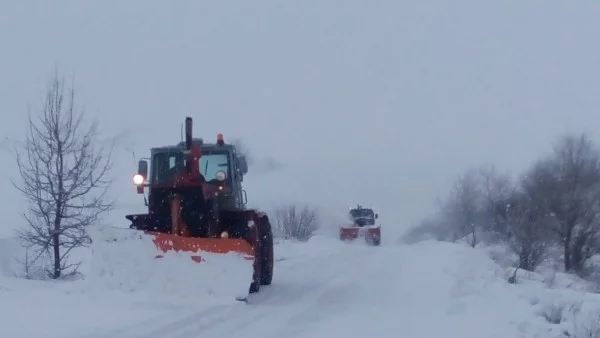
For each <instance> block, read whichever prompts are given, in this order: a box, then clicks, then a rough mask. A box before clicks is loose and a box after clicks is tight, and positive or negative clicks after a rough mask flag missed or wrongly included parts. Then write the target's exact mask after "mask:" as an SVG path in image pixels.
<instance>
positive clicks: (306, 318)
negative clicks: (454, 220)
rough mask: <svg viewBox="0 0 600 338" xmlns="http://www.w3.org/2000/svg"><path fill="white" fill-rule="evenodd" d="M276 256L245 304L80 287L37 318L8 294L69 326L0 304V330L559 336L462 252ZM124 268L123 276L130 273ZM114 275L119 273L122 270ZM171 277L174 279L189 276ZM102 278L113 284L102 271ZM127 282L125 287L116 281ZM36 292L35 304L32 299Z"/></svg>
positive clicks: (486, 263)
mask: <svg viewBox="0 0 600 338" xmlns="http://www.w3.org/2000/svg"><path fill="white" fill-rule="evenodd" d="M276 248H277V252H276V255H277V260H278V261H277V263H276V270H275V278H274V282H273V284H272V285H271V286H269V287H263V288H262V290H261V292H260V293H259V294H255V295H252V297H251V298H250V300H249V303H248V304H245V303H241V302H236V301H233V300H231V299H223V298H219V299H217V298H216V297H212V296H209V295H206V296H203V294H205V292H204V293H203V291H202V290H197V291H198V292H192V291H193V290H192V289H188V290H187V291H186V290H184V291H185V292H187V293H188V296H187V297H185V295H184V297H173V296H172V295H171V296H169V295H167V294H165V290H159V289H151V288H148V286H145V287H144V286H142V285H140V286H135V287H132V285H135V284H125V283H121V285H122V286H123V285H124V286H125V288H127V289H128V290H130V291H129V292H123V291H122V290H121V291H118V290H114V289H110V290H109V289H106V290H105V289H102V288H96V289H94V290H93V291H90V292H86V291H85V289H84V288H83V287H82V286H77V287H76V288H75V290H76V291H73V287H72V286H71V287H69V292H68V293H66V296H65V295H63V296H64V297H63V298H61V300H58V301H56V300H55V302H56V303H57V304H64V308H62V307H60V306H58V307H55V308H53V311H54V312H55V313H54V314H53V315H54V317H52V315H50V316H49V314H48V313H47V312H48V311H49V310H48V309H50V308H51V307H50V306H49V305H48V304H46V305H45V307H41V309H42V310H39V309H40V306H39V304H36V303H35V302H39V301H40V299H42V301H45V302H50V301H51V298H43V297H41V298H37V299H25V298H24V297H25V294H26V293H30V292H29V291H27V292H23V291H22V292H21V293H18V292H16V293H15V292H13V293H12V299H14V301H15V302H16V301H19V300H20V301H21V302H20V306H26V305H24V304H26V303H29V305H27V306H29V307H31V308H33V309H38V310H37V311H38V312H37V313H36V312H35V311H34V312H33V314H31V315H33V316H36V315H37V316H38V318H40V319H41V321H40V323H43V324H44V325H49V324H48V323H50V322H51V321H52V320H56V319H53V318H63V319H64V318H70V319H69V320H68V321H67V322H66V323H65V322H64V321H63V322H62V323H57V326H56V328H50V329H47V330H42V329H40V330H35V328H34V327H31V326H24V324H21V325H20V326H19V325H15V324H14V322H18V319H19V318H20V317H18V316H17V315H14V314H13V317H12V318H13V319H12V320H11V319H9V320H6V318H11V317H10V316H11V314H12V312H9V309H8V306H7V307H6V308H5V309H4V310H6V311H5V312H2V311H3V308H2V305H0V313H5V314H6V315H7V316H0V321H1V320H2V318H3V319H5V320H6V321H5V322H4V323H0V324H2V325H0V326H2V327H4V332H7V333H10V334H9V335H7V337H8V336H10V337H32V338H33V337H34V336H35V337H36V338H45V337H61V338H71V337H72V338H109V337H110V338H114V337H119V338H134V337H135V338H142V337H146V338H159V337H160V338H193V337H203V338H216V337H245V338H250V337H256V338H271V337H272V338H275V337H277V338H280V337H290V338H301V337H311V338H319V337H332V336H336V337H347V338H349V337H361V338H364V337H398V336H403V337H411V338H421V337H422V338H431V337H441V336H444V337H465V338H467V337H477V338H487V337H490V338H491V337H498V338H506V337H558V336H559V335H560V327H558V326H557V327H555V328H554V329H553V328H552V327H551V326H549V324H548V322H547V321H545V320H544V319H543V318H542V316H540V314H539V310H540V308H539V307H540V306H541V305H540V304H538V303H542V302H540V298H539V297H540V296H539V295H540V294H541V293H540V292H542V291H539V290H540V289H539V288H534V289H532V288H528V287H526V286H523V285H521V286H516V285H510V284H508V283H506V280H505V272H504V270H502V269H500V268H499V267H498V265H496V264H495V263H494V262H493V261H491V260H490V259H489V258H488V257H487V256H486V255H485V254H483V253H482V252H478V251H476V250H473V249H471V248H467V247H464V246H461V245H457V244H449V243H438V242H424V243H418V244H415V245H397V246H381V247H368V246H365V245H362V244H344V243H340V242H338V241H336V240H335V239H327V238H315V239H314V240H311V242H309V243H305V244H298V243H296V244H295V243H283V244H280V245H278V246H277V247H276ZM119 255H121V253H119ZM132 257H133V256H132ZM129 258H131V257H129ZM138 258H139V257H138ZM133 260H134V259H132V262H131V263H130V264H131V265H132V266H131V267H130V269H131V273H132V274H134V273H139V272H136V271H135V268H134V267H133V265H135V264H138V263H135V262H133ZM150 261H152V260H150ZM138 265H139V264H138ZM194 267H195V268H198V266H197V265H195V266H194ZM118 270H119V271H120V273H123V271H127V269H126V268H124V267H119V268H118ZM183 271H187V270H183ZM183 271H182V273H181V274H180V276H181V278H187V277H189V278H191V279H194V278H197V277H196V276H195V275H194V274H193V273H189V272H188V273H184V272H183ZM111 276H119V274H118V273H117V272H111ZM155 278H156V277H155ZM12 281H13V284H12V285H13V286H15V285H16V284H14V281H15V280H12ZM136 281H137V280H136V279H135V278H131V280H128V281H127V282H128V283H134V282H136ZM99 282H101V281H100V280H99V281H95V283H99ZM191 282H192V284H189V285H187V284H184V286H186V287H189V286H190V285H191V286H193V283H194V282H195V281H194V280H192V281H191ZM85 285H88V284H85ZM198 285H200V287H201V285H202V283H198ZM113 286H114V285H112V284H111V287H113ZM64 288H65V284H63V285H56V284H54V287H53V288H48V289H47V294H46V296H48V294H51V293H52V292H54V293H55V296H56V295H57V294H56V293H57V292H58V291H56V289H64ZM152 290H155V291H152ZM536 290H537V291H536ZM9 291H10V290H9ZM12 291H18V290H12ZM38 292H39V293H40V294H42V292H41V289H38ZM173 292H176V291H173ZM536 292H537V293H536ZM8 294H9V295H10V294H11V293H10V292H9V293H8ZM119 295H121V296H119ZM77 297H78V298H77ZM5 299H11V297H8V298H5ZM54 299H58V298H56V297H55V298H54ZM75 300H77V301H75ZM0 302H2V293H0ZM77 302H79V303H77ZM0 304H2V303H0ZM14 306H15V304H13V305H12V307H13V308H14ZM44 309H45V310H44ZM69 321H72V322H73V323H69ZM22 323H24V321H22ZM46 327H47V326H46Z"/></svg>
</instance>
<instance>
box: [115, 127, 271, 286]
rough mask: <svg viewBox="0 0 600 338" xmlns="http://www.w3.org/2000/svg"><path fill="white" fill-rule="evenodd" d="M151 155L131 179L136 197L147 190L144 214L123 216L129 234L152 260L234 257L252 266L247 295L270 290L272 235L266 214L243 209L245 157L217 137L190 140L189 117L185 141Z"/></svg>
mask: <svg viewBox="0 0 600 338" xmlns="http://www.w3.org/2000/svg"><path fill="white" fill-rule="evenodd" d="M150 152H151V154H150V158H149V159H142V160H140V161H139V163H138V172H137V174H136V175H134V178H133V181H134V184H135V185H136V186H137V192H138V194H144V193H145V191H144V188H148V198H147V199H146V196H145V195H144V200H145V204H146V206H147V207H148V212H147V213H145V214H134V215H127V216H125V217H126V218H127V219H128V220H130V221H131V225H130V228H131V229H136V230H141V231H143V232H144V233H146V234H147V235H150V236H151V238H152V241H153V242H154V244H155V245H156V248H157V255H156V258H163V257H164V256H165V255H166V254H168V253H171V252H178V253H179V252H184V253H188V254H189V255H190V257H191V259H193V260H194V261H195V262H198V263H200V264H199V265H200V266H201V265H202V264H203V263H204V262H205V261H206V260H207V257H210V256H211V255H215V254H216V255H226V254H229V255H230V254H233V255H236V257H238V256H239V258H240V259H242V260H244V261H247V262H248V264H252V267H251V271H252V276H248V285H249V286H248V293H256V292H258V291H259V290H260V287H261V285H270V284H271V281H272V279H273V262H274V260H273V233H272V231H271V224H270V222H269V218H268V217H267V215H266V214H264V213H263V212H260V211H257V210H254V209H248V208H246V202H247V197H246V191H245V190H243V188H242V184H241V183H242V181H243V177H244V175H245V174H246V173H247V172H248V165H247V162H246V158H245V156H244V155H243V154H239V153H238V152H237V150H236V148H235V147H234V146H233V145H231V144H226V143H225V142H224V140H223V135H222V134H218V135H217V141H216V143H205V142H204V141H203V140H202V139H201V138H192V118H191V117H187V118H186V119H185V140H184V141H181V142H180V143H179V144H177V145H173V146H163V147H156V148H152V149H151V150H150ZM149 162H150V163H151V166H150V165H149ZM149 167H150V168H149ZM149 169H150V170H149ZM218 257H222V256H218ZM217 261H218V260H217ZM199 268H200V267H199ZM248 271H250V270H248ZM246 296H247V295H246Z"/></svg>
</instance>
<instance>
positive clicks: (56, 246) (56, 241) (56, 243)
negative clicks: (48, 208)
mask: <svg viewBox="0 0 600 338" xmlns="http://www.w3.org/2000/svg"><path fill="white" fill-rule="evenodd" d="M60 206H61V205H60V203H58V206H57V208H56V209H57V210H60V209H59V208H58V207H60ZM52 248H53V250H54V273H53V274H52V277H53V278H54V279H58V278H60V275H61V270H62V269H61V268H60V217H59V216H58V215H57V216H56V217H55V218H54V233H53V234H52Z"/></svg>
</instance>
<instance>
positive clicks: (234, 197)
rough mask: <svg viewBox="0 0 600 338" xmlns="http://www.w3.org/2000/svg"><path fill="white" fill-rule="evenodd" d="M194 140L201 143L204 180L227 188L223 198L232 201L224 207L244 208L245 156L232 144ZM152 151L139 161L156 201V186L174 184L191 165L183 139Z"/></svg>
mask: <svg viewBox="0 0 600 338" xmlns="http://www.w3.org/2000/svg"><path fill="white" fill-rule="evenodd" d="M192 143H193V144H194V145H197V146H199V148H200V151H201V154H202V156H201V157H200V161H199V162H200V163H199V165H198V169H199V175H200V178H201V180H202V181H204V182H207V183H209V184H210V183H213V184H220V185H222V186H223V187H224V189H223V190H222V191H221V197H222V199H225V198H226V199H227V200H228V201H227V202H228V203H226V204H224V205H223V206H224V207H226V208H229V209H244V208H245V205H246V202H247V199H246V194H245V191H244V190H243V187H242V181H243V178H244V175H245V174H246V173H247V172H248V165H247V163H246V159H245V157H244V155H241V154H238V153H237V151H236V149H235V147H234V146H233V145H230V144H221V145H219V144H206V143H204V142H203V141H202V139H194V140H193V141H192ZM150 153H151V155H150V159H146V160H141V161H140V162H139V169H138V174H139V175H142V176H144V177H147V184H146V187H148V188H149V191H148V195H149V196H148V198H149V199H150V200H152V197H153V196H152V195H153V193H154V192H156V188H161V187H163V188H164V187H168V186H172V185H173V183H174V180H175V179H176V177H177V174H178V173H180V172H182V171H183V170H184V168H186V167H187V166H188V163H187V160H188V155H187V154H186V147H185V144H184V143H183V142H182V143H180V144H178V145H176V146H170V147H158V148H152V149H151V151H150ZM148 167H149V168H150V169H149V171H148V169H147V168H148ZM138 193H140V190H139V189H138ZM141 193H143V191H142V192H141Z"/></svg>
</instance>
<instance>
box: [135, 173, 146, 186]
mask: <svg viewBox="0 0 600 338" xmlns="http://www.w3.org/2000/svg"><path fill="white" fill-rule="evenodd" d="M142 183H144V176H142V175H140V174H135V175H133V184H135V185H142Z"/></svg>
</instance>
